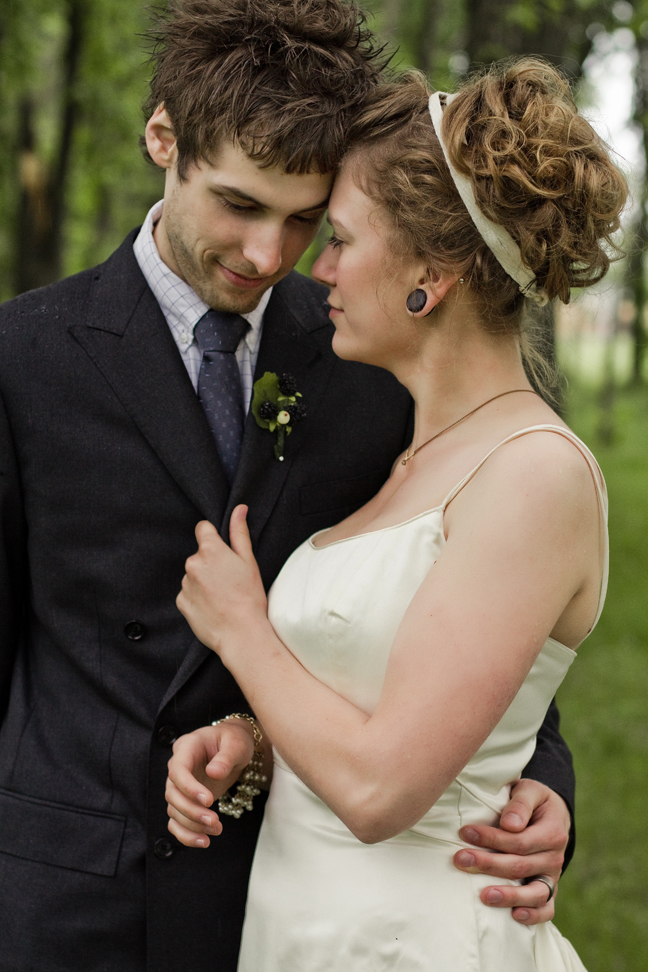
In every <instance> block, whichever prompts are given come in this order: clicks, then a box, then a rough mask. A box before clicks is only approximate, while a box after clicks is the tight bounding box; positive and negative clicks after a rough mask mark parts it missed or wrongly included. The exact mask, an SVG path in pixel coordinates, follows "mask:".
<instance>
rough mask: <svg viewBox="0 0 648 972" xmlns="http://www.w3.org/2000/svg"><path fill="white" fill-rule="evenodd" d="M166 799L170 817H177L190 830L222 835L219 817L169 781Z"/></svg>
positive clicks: (165, 794)
mask: <svg viewBox="0 0 648 972" xmlns="http://www.w3.org/2000/svg"><path fill="white" fill-rule="evenodd" d="M164 798H165V800H166V802H167V804H168V813H169V816H170V817H175V819H176V820H179V821H180V822H181V823H183V824H184V825H185V826H186V827H188V828H189V829H191V830H195V831H196V832H198V831H200V832H204V831H206V830H207V831H209V832H210V833H213V834H216V833H220V829H219V827H220V822H219V819H218V815H217V814H216V813H214V811H213V810H208V809H207V808H206V807H203V806H201V805H200V804H199V803H197V802H196V801H194V800H191V799H190V798H189V797H186V796H185V795H184V793H182V792H181V791H180V790H179V789H178V788H177V786H175V784H174V783H173V782H172V781H171V780H167V784H166V790H165V793H164Z"/></svg>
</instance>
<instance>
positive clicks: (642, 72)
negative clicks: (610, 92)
mask: <svg viewBox="0 0 648 972" xmlns="http://www.w3.org/2000/svg"><path fill="white" fill-rule="evenodd" d="M637 55H638V57H637V68H636V70H635V77H634V82H635V107H634V117H635V121H637V122H638V123H639V125H641V130H642V134H643V150H644V159H645V160H646V164H647V165H648V41H646V39H645V38H643V37H642V36H641V35H639V36H638V37H637ZM639 205H640V209H639V218H638V220H637V225H636V228H635V233H634V240H633V243H632V247H631V249H630V252H629V254H628V262H627V266H626V273H627V280H628V284H629V286H630V288H631V290H632V294H633V298H634V305H635V316H634V321H633V323H632V337H633V342H634V353H633V367H632V381H633V384H636V385H639V384H642V382H643V368H644V360H645V357H646V344H647V343H648V335H646V326H645V317H644V315H645V311H646V299H647V297H648V295H647V294H646V250H647V249H648V216H647V215H646V207H647V206H648V185H647V184H646V176H644V183H643V186H642V191H641V199H640V203H639Z"/></svg>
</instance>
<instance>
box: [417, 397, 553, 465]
mask: <svg viewBox="0 0 648 972" xmlns="http://www.w3.org/2000/svg"><path fill="white" fill-rule="evenodd" d="M517 392H528V393H529V394H530V395H537V394H538V393H537V392H534V391H533V389H532V388H511V389H510V391H505V392H500V393H499V395H493V397H492V398H489V399H488V401H487V402H482V403H481V405H478V406H477V408H473V409H472V411H470V412H467V413H466V414H465V415H462V416H461V418H460V419H457V421H456V422H453V423H452V425H448V426H446V428H445V429H441V431H440V432H437V434H436V435H433V436H432V438H431V439H428V440H427V442H424V443H423V445H420V446H418V447H417V448H416V449H415V450H414V452H413V453H412V454H411V455H410V451H409V448H408V449H407V450H406V452H405V458H404V459H401V465H403V466H406V465H407V463H408V462H409V461H410V459H413V458H414V456H415V455H416V453H417V452H420V451H421V449H424V448H425V446H426V445H429V444H430V442H434V440H435V439H438V438H439V436H440V435H443V433H444V432H449V431H450V429H454V427H455V425H459V423H460V422H464V421H465V420H466V419H467V418H470V416H471V415H474V414H475V412H478V411H479V409H480V408H484V407H485V406H486V405H490V403H491V402H494V401H495V400H496V399H497V398H504V395H515V394H516V393H517Z"/></svg>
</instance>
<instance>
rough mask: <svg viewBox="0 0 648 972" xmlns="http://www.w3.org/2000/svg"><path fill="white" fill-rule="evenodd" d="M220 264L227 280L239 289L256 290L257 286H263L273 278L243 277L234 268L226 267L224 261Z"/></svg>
mask: <svg viewBox="0 0 648 972" xmlns="http://www.w3.org/2000/svg"><path fill="white" fill-rule="evenodd" d="M218 266H219V267H220V268H221V272H222V274H223V276H224V277H225V279H226V280H227V282H228V283H231V284H232V285H233V286H234V287H238V288H239V290H256V289H257V287H262V286H263V285H264V284H265V283H267V282H268V280H270V279H271V277H243V276H241V274H240V273H234V271H233V270H230V269H229V268H228V267H224V266H223V264H222V263H219V264H218Z"/></svg>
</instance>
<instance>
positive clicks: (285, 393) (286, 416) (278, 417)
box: [251, 371, 306, 462]
mask: <svg viewBox="0 0 648 972" xmlns="http://www.w3.org/2000/svg"><path fill="white" fill-rule="evenodd" d="M301 397H302V395H301V393H300V392H298V391H297V382H296V380H295V378H293V376H292V375H289V374H282V375H277V374H275V372H274V371H266V373H265V374H264V375H263V377H262V378H259V380H258V381H255V383H254V394H253V396H252V405H251V408H252V414H253V415H254V418H255V419H256V423H257V425H258V426H260V427H261V428H262V429H268V431H269V432H275V431H276V433H277V444H276V445H275V448H274V453H275V456H276V458H277V459H278V460H279V461H280V462H283V458H284V455H283V450H284V442H285V437H286V435H290V433H291V432H292V427H293V425H294V424H295V422H298V421H300V420H301V419H303V418H305V416H306V406H305V405H304V404H303V403H302V402H298V401H297V399H298V398H301Z"/></svg>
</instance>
